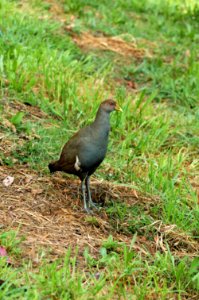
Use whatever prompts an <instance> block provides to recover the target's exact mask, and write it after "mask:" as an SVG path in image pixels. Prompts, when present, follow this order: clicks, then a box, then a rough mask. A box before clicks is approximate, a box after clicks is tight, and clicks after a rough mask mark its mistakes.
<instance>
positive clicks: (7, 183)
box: [3, 176, 14, 187]
mask: <svg viewBox="0 0 199 300" xmlns="http://www.w3.org/2000/svg"><path fill="white" fill-rule="evenodd" d="M13 182H14V177H12V176H7V177H6V178H5V179H4V180H3V185H4V186H6V187H8V186H10V185H11V184H12V183H13Z"/></svg>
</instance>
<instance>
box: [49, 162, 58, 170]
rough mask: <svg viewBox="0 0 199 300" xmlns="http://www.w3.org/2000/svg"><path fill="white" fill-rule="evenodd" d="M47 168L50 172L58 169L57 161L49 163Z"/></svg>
mask: <svg viewBox="0 0 199 300" xmlns="http://www.w3.org/2000/svg"><path fill="white" fill-rule="evenodd" d="M48 168H49V170H50V173H54V172H56V171H59V167H58V161H55V162H52V163H49V165H48Z"/></svg>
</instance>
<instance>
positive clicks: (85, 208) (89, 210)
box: [84, 207, 93, 215]
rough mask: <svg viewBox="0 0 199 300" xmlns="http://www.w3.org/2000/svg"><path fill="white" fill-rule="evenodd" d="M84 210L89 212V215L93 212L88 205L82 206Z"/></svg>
mask: <svg viewBox="0 0 199 300" xmlns="http://www.w3.org/2000/svg"><path fill="white" fill-rule="evenodd" d="M84 211H85V212H86V213H87V214H89V215H92V214H93V212H92V210H91V209H90V208H88V207H84Z"/></svg>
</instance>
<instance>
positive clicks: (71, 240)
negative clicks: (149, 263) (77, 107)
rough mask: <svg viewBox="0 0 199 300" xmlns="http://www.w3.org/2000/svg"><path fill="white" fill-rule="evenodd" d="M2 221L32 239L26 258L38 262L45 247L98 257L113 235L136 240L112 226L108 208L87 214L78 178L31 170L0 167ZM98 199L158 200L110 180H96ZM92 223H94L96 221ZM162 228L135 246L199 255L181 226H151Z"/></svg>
mask: <svg viewBox="0 0 199 300" xmlns="http://www.w3.org/2000/svg"><path fill="white" fill-rule="evenodd" d="M8 175H9V176H13V177H14V178H15V180H14V183H13V184H12V185H11V186H9V187H4V186H3V184H2V180H3V179H4V178H5V177H6V176H8ZM0 182H1V183H0V187H1V188H0V199H1V202H0V219H1V223H2V225H3V228H4V229H5V230H11V229H14V230H18V229H19V236H24V235H25V237H26V239H25V241H24V242H23V243H22V247H23V253H24V256H25V257H29V258H31V259H32V260H33V261H35V260H36V258H37V257H38V253H39V251H40V249H41V248H43V249H45V250H46V251H47V252H49V255H50V257H52V259H53V260H54V259H56V258H57V257H58V256H60V255H63V254H64V253H65V252H66V249H67V248H68V247H69V246H71V247H72V248H75V247H76V246H78V248H79V254H80V255H82V253H83V251H84V249H85V247H86V246H89V248H90V249H91V253H92V254H93V255H97V254H98V250H99V247H100V246H101V243H102V241H103V240H105V239H107V238H108V236H109V235H110V234H112V235H113V237H114V238H115V239H117V240H118V241H119V242H125V243H127V244H130V242H131V239H132V236H130V235H126V234H122V233H118V232H117V231H116V230H115V228H113V226H112V225H111V224H110V222H109V218H108V216H107V214H106V212H105V210H104V209H102V210H101V211H100V212H99V213H96V214H95V215H93V218H92V217H91V218H90V217H89V218H88V215H86V214H85V213H84V211H83V210H82V207H83V205H82V201H81V200H80V192H79V189H78V186H79V182H78V181H77V180H71V179H63V178H62V177H61V175H60V176H59V174H58V175H57V174H56V175H54V176H53V177H50V176H40V175H39V174H38V173H37V172H34V171H32V170H30V169H29V168H28V167H22V166H15V167H12V168H11V167H7V166H1V167H0ZM92 192H93V197H94V200H95V201H98V202H102V200H106V199H109V198H110V197H111V199H115V200H116V201H118V199H122V198H123V199H124V201H127V202H128V203H131V205H135V204H136V203H137V202H140V203H142V204H143V205H145V204H146V205H147V204H149V203H151V202H152V199H150V198H147V197H142V196H139V195H137V193H135V191H134V190H131V189H129V188H126V187H122V186H118V185H117V186H115V185H112V184H111V183H107V182H99V181H97V180H94V181H93V182H92ZM92 219H93V220H94V221H92ZM151 226H153V227H154V228H156V230H157V235H156V238H155V240H154V241H149V240H148V239H147V237H143V236H138V237H137V240H136V243H135V245H134V248H135V250H136V251H138V252H140V253H141V254H142V255H147V254H148V253H151V254H154V253H155V252H156V251H157V250H159V251H167V248H166V244H167V243H168V244H169V246H170V248H171V250H172V251H173V253H174V254H175V255H178V256H184V255H189V256H195V255H197V250H198V244H197V243H196V242H195V241H193V240H192V239H191V238H190V237H188V236H187V235H185V234H184V233H180V232H179V231H178V230H177V229H176V228H175V226H174V225H173V226H172V225H170V226H166V225H164V224H162V222H161V221H156V222H155V223H154V224H151Z"/></svg>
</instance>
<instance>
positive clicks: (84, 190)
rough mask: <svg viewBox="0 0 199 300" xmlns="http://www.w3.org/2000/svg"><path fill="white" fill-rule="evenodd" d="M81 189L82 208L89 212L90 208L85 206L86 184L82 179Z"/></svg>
mask: <svg viewBox="0 0 199 300" xmlns="http://www.w3.org/2000/svg"><path fill="white" fill-rule="evenodd" d="M81 189H82V196H83V201H84V210H85V211H86V212H87V213H90V209H89V208H88V206H87V201H86V186H85V183H84V180H82V181H81Z"/></svg>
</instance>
